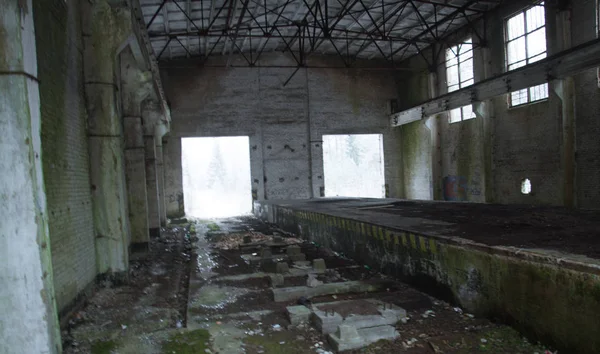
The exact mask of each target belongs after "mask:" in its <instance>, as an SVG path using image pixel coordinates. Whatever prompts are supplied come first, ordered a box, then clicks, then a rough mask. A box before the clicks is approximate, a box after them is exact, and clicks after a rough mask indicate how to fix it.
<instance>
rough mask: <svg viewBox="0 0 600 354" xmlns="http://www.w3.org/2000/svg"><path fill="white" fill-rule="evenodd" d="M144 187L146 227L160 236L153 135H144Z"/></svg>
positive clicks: (154, 235) (155, 235) (151, 232)
mask: <svg viewBox="0 0 600 354" xmlns="http://www.w3.org/2000/svg"><path fill="white" fill-rule="evenodd" d="M144 150H145V168H146V186H145V187H146V189H147V190H148V195H147V203H148V227H149V232H150V236H152V237H158V236H160V207H159V200H160V199H159V197H158V173H157V167H156V142H155V137H154V135H145V136H144Z"/></svg>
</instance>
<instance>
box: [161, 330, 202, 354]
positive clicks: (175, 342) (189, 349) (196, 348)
mask: <svg viewBox="0 0 600 354" xmlns="http://www.w3.org/2000/svg"><path fill="white" fill-rule="evenodd" d="M209 340H210V334H209V333H208V331H207V330H205V329H197V330H194V331H187V332H180V333H176V334H174V335H172V336H171V337H170V338H169V339H168V340H167V341H165V342H164V343H163V346H162V349H163V352H164V353H177V354H197V353H204V352H205V349H209V346H208V342H209Z"/></svg>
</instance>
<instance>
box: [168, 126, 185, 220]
mask: <svg viewBox="0 0 600 354" xmlns="http://www.w3.org/2000/svg"><path fill="white" fill-rule="evenodd" d="M163 155H164V162H165V201H166V204H167V217H168V218H178V217H182V216H184V215H185V208H184V205H183V169H182V166H181V138H180V137H175V136H170V137H169V138H168V139H167V140H166V142H165V143H164V145H163Z"/></svg>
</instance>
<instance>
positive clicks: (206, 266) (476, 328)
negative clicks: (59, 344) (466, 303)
mask: <svg viewBox="0 0 600 354" xmlns="http://www.w3.org/2000/svg"><path fill="white" fill-rule="evenodd" d="M194 233H196V234H197V237H196V236H195V235H194ZM150 250H151V251H150V253H149V254H148V255H147V256H146V257H144V258H142V259H140V260H137V261H135V262H133V263H132V270H131V282H130V284H128V285H126V286H120V287H111V286H110V284H107V287H106V288H102V289H99V290H98V292H97V293H96V294H95V295H94V296H93V297H92V298H91V299H90V301H89V302H88V304H87V306H86V307H85V308H84V309H83V310H82V311H81V312H79V313H78V316H79V317H75V318H74V322H73V325H72V326H71V328H70V329H69V330H68V333H67V332H65V333H64V338H65V339H66V342H65V344H66V345H65V353H93V354H103V353H220V354H228V353H248V354H259V353H275V354H277V353H285V354H294V353H297V354H305V353H320V354H328V353H334V352H338V351H344V353H480V352H481V353H484V352H492V353H511V354H512V353H528V354H533V353H539V354H542V353H544V348H543V347H541V346H539V345H533V344H530V343H529V342H527V341H526V340H524V339H523V338H522V337H521V336H520V335H518V334H517V333H516V332H515V331H514V330H512V329H510V328H509V327H505V326H500V325H497V324H493V323H491V322H489V321H487V320H484V319H480V318H476V317H475V316H473V315H471V314H468V313H464V312H463V311H462V310H461V309H460V308H457V307H453V306H451V305H450V304H448V303H445V302H443V301H440V300H437V299H434V298H432V297H430V296H428V295H425V294H423V293H421V292H419V291H417V290H415V289H414V288H411V287H409V286H407V285H406V284H403V283H401V282H397V281H394V280H392V279H389V278H386V277H385V276H383V275H381V274H380V273H378V272H375V271H373V270H371V269H368V267H365V266H361V265H359V264H356V263H354V262H353V261H351V260H349V259H346V258H344V257H341V256H339V255H337V254H336V253H335V252H332V251H331V250H328V249H324V248H322V247H319V246H318V245H315V244H312V243H309V242H304V241H302V240H300V239H297V238H295V237H293V235H289V234H287V233H284V232H283V231H281V230H278V229H277V228H275V227H274V226H272V225H267V224H264V223H262V222H260V221H258V220H257V219H254V218H250V217H247V218H233V219H227V220H211V221H199V220H193V219H192V218H187V219H186V222H183V221H182V223H180V224H174V225H172V226H170V227H168V228H165V229H163V230H162V234H161V237H160V238H157V239H155V240H153V241H152V243H151V245H150ZM299 255H301V256H299Z"/></svg>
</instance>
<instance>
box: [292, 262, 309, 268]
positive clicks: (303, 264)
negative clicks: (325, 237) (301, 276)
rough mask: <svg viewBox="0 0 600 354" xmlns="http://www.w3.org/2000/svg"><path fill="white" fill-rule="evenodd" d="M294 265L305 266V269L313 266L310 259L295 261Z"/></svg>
mask: <svg viewBox="0 0 600 354" xmlns="http://www.w3.org/2000/svg"><path fill="white" fill-rule="evenodd" d="M294 265H295V266H297V267H299V268H303V269H310V268H311V265H310V261H297V262H294Z"/></svg>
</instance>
